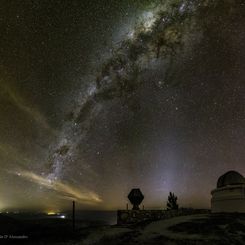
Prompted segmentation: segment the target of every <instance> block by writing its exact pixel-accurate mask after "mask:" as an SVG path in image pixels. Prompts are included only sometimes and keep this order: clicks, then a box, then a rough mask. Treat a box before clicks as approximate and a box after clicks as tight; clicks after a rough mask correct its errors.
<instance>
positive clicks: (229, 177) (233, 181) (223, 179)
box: [217, 171, 245, 188]
mask: <svg viewBox="0 0 245 245" xmlns="http://www.w3.org/2000/svg"><path fill="white" fill-rule="evenodd" d="M239 184H245V178H244V177H243V176H242V175H241V174H239V173H238V172H236V171H229V172H227V173H225V174H223V175H222V176H220V177H219V179H218V182H217V188H221V187H225V186H227V185H239Z"/></svg>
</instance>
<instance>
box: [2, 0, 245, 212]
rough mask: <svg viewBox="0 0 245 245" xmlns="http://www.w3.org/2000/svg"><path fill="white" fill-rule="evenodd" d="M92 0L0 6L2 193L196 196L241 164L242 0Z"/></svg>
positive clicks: (189, 202)
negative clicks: (136, 191) (0, 13)
mask: <svg viewBox="0 0 245 245" xmlns="http://www.w3.org/2000/svg"><path fill="white" fill-rule="evenodd" d="M102 2H103V1H102ZM100 4H102V3H99V2H97V3H93V4H87V5H86V4H85V5H84V4H82V3H80V2H79V1H72V4H70V5H69V4H68V3H65V2H64V3H62V4H61V5H60V6H58V7H57V6H56V5H55V4H54V3H53V4H49V3H46V2H43V3H41V2H38V1H37V3H36V4H35V5H34V4H33V3H27V4H26V5H25V6H22V7H20V6H18V5H17V4H13V5H11V4H6V6H5V7H6V8H8V9H12V10H13V11H12V12H11V14H10V13H7V14H5V15H4V18H2V19H1V22H2V26H3V27H4V28H3V34H5V35H4V36H5V37H6V38H5V39H4V40H2V42H1V47H3V48H2V49H1V52H2V53H3V57H4V58H3V61H2V62H1V66H0V71H1V80H0V81H1V84H0V88H1V94H0V99H1V101H2V103H1V107H0V113H1V118H3V119H2V121H1V125H0V126H1V129H2V130H1V138H2V140H1V145H0V156H1V158H2V161H1V164H2V166H3V170H5V171H3V173H1V176H2V180H1V182H2V187H1V188H2V189H1V190H4V188H5V187H6V188H7V191H6V192H4V194H3V195H2V200H3V204H2V206H6V207H8V206H9V207H20V208H24V207H31V208H36V207H38V208H44V207H46V206H55V207H58V208H63V207H66V206H67V205H69V202H68V201H66V200H65V199H75V200H77V201H78V202H80V203H81V205H83V206H81V207H88V205H90V204H93V206H95V208H102V209H104V208H118V207H124V206H125V203H126V202H127V199H126V196H127V193H128V191H129V190H130V188H132V187H138V186H139V187H140V188H141V189H142V191H143V192H144V195H145V196H146V200H145V202H146V205H148V206H149V207H164V205H165V201H166V200H165V199H166V196H167V193H168V192H169V191H174V192H175V193H176V194H177V195H178V196H179V200H180V202H181V203H180V204H181V205H183V206H198V207H208V206H209V199H210V191H211V189H212V188H214V187H215V183H216V179H217V178H218V177H219V175H221V174H222V173H223V172H225V171H227V170H229V169H235V170H238V171H240V172H241V173H244V167H243V166H244V164H243V162H244V151H243V150H242V145H243V144H244V140H245V137H244V136H245V135H244V126H245V122H244V120H245V110H244V94H245V86H244V81H243V78H244V75H245V74H244V71H245V69H244V68H245V67H244V55H245V54H244V43H245V42H244V41H245V40H244V39H245V33H244V30H243V23H244V13H245V6H244V4H243V1H211V0H207V1H184V0H183V1H175V0H172V1H164V2H161V1H154V2H152V3H151V4H149V3H148V2H147V1H145V2H141V3H140V2H137V1H136V2H135V3H134V4H131V3H130V1H122V3H117V4H115V3H114V4H113V3H111V5H110V4H109V5H108V6H103V8H101V7H100ZM79 11H81V12H79ZM35 12H36V13H37V16H38V20H37V21H36V22H35V21H34V18H35V17H34V16H33V13H35ZM102 13H103V15H102ZM62 15H64V18H63V19H61V16H62ZM44 20H46V21H44ZM27 21H29V22H28V24H27V25H25V23H27ZM102 27H103V28H102ZM18 28H21V30H22V32H23V33H22V34H18V31H17V30H18ZM98 28H100V29H98ZM45 33H48V35H47V37H46V36H45ZM23 34H25V36H24V39H23V42H26V43H27V45H29V46H31V51H28V50H27V49H25V48H23V44H22V42H21V41H20V40H21V35H23ZM69 37H70V38H69ZM11 38H12V39H11ZM10 39H11V40H13V41H12V42H7V40H10ZM92 40H94V43H93V42H92ZM59 43H60V44H61V45H60V46H58V44H59ZM4 47H5V49H4ZM21 48H23V50H22V49H21ZM39 49H40V50H43V52H40V51H39ZM21 50H22V51H21ZM13 64H15V66H16V67H17V68H15V67H14V65H13ZM13 177H14V180H13ZM79 189H80V191H79ZM20 192H21V196H20ZM13 195H14V196H15V197H13ZM23 196H24V197H25V198H24V199H25V200H24V199H23ZM33 199H34V200H35V202H34V204H32V202H31V201H30V200H33ZM40 200H42V201H40ZM44 203H45V204H44Z"/></svg>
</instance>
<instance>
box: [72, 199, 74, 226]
mask: <svg viewBox="0 0 245 245" xmlns="http://www.w3.org/2000/svg"><path fill="white" fill-rule="evenodd" d="M72 229H73V231H75V201H72Z"/></svg>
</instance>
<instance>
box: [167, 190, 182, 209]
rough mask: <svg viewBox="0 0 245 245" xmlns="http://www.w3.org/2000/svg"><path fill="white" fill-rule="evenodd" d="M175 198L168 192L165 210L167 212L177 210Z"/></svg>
mask: <svg viewBox="0 0 245 245" xmlns="http://www.w3.org/2000/svg"><path fill="white" fill-rule="evenodd" d="M177 199H178V198H177V196H175V195H174V193H172V192H169V196H168V202H167V209H168V210H177V209H178V208H179V205H178V204H177Z"/></svg>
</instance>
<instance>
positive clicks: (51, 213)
mask: <svg viewBox="0 0 245 245" xmlns="http://www.w3.org/2000/svg"><path fill="white" fill-rule="evenodd" d="M55 214H56V213H55V212H54V211H49V212H47V215H55Z"/></svg>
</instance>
